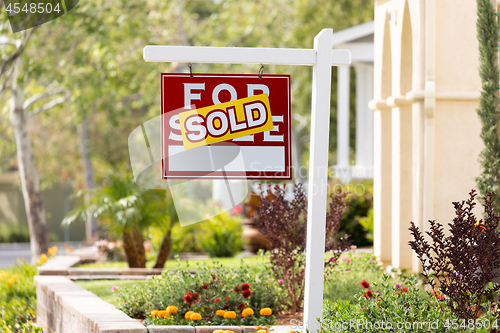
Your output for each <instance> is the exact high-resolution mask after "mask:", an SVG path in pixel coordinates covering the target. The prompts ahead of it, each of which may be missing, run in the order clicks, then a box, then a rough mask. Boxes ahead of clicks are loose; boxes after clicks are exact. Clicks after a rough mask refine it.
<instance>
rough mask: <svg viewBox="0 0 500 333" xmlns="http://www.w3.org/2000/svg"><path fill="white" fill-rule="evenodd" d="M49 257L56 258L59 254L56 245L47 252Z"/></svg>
mask: <svg viewBox="0 0 500 333" xmlns="http://www.w3.org/2000/svg"><path fill="white" fill-rule="evenodd" d="M47 253H48V255H49V256H54V255H56V254H57V246H56V245H54V246H52V247H50V248H49V249H48V250H47Z"/></svg>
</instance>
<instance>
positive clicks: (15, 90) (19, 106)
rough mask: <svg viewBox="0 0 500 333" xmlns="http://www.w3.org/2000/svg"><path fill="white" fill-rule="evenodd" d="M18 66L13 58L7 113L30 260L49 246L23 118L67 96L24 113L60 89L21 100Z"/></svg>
mask: <svg viewBox="0 0 500 333" xmlns="http://www.w3.org/2000/svg"><path fill="white" fill-rule="evenodd" d="M19 67H20V60H19V59H16V60H15V61H14V65H13V68H14V69H13V75H12V86H11V90H12V98H11V107H10V117H11V123H12V127H13V128H14V135H15V138H16V146H17V159H18V168H19V175H20V176H21V185H22V191H23V197H24V205H25V208H26V215H27V217H28V227H29V230H30V246H31V257H32V262H36V260H37V258H38V257H39V256H40V255H41V254H42V253H46V252H47V250H48V248H49V247H50V240H49V231H48V228H47V221H46V216H45V208H44V206H43V202H42V194H41V191H40V181H39V178H38V172H37V169H36V166H35V163H34V156H33V148H32V146H31V140H30V135H29V133H28V126H27V118H28V117H29V116H30V115H33V114H36V113H38V112H42V111H45V110H48V109H50V108H51V107H53V106H55V105H57V104H61V103H64V102H65V101H66V100H67V99H68V96H67V95H66V96H62V97H59V98H55V99H52V100H51V101H50V102H48V103H47V104H44V105H41V106H38V107H37V108H35V109H33V110H32V111H31V113H30V114H28V113H27V112H26V111H27V110H28V109H30V108H31V107H32V106H33V105H34V104H35V103H36V102H37V101H39V100H41V99H44V98H46V97H48V96H52V95H55V94H57V93H60V92H62V91H64V90H63V89H62V88H54V89H50V88H49V89H47V91H45V92H43V93H41V94H38V95H34V96H32V97H31V98H29V99H27V100H25V99H24V92H23V89H22V87H21V86H20V85H19V84H18V74H19Z"/></svg>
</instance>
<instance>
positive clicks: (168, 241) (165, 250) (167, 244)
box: [154, 228, 172, 268]
mask: <svg viewBox="0 0 500 333" xmlns="http://www.w3.org/2000/svg"><path fill="white" fill-rule="evenodd" d="M171 248H172V228H170V229H168V231H167V234H166V235H165V237H164V238H163V241H162V242H161V247H160V251H159V252H158V257H157V258H156V264H155V266H154V268H163V266H165V262H166V261H167V259H168V256H169V255H170V250H171Z"/></svg>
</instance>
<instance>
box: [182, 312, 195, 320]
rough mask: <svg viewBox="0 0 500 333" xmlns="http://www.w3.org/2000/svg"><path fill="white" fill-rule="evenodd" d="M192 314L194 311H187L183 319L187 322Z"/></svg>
mask: <svg viewBox="0 0 500 333" xmlns="http://www.w3.org/2000/svg"><path fill="white" fill-rule="evenodd" d="M193 313H194V311H188V312H186V314H185V315H184V318H186V319H187V320H189V318H191V315H192V314H193Z"/></svg>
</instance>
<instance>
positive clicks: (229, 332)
mask: <svg viewBox="0 0 500 333" xmlns="http://www.w3.org/2000/svg"><path fill="white" fill-rule="evenodd" d="M224 333H234V331H227V330H226V331H224Z"/></svg>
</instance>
